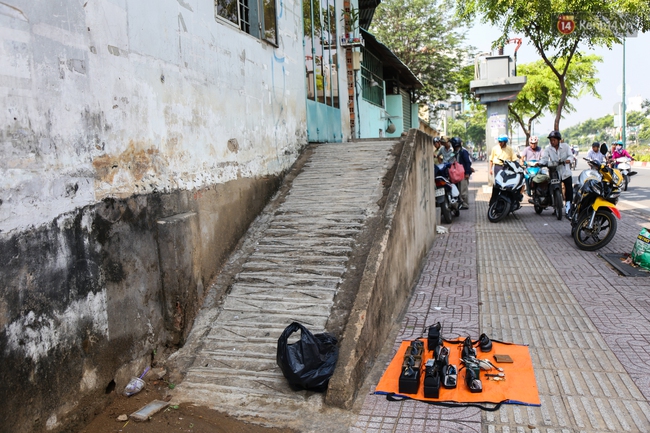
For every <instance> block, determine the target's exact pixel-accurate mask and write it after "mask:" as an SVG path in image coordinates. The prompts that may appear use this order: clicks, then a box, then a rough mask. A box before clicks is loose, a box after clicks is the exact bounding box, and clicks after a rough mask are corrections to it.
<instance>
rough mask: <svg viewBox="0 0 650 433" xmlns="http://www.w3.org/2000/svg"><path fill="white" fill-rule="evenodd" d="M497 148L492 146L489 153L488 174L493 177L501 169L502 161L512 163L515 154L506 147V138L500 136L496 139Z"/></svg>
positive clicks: (505, 136)
mask: <svg viewBox="0 0 650 433" xmlns="http://www.w3.org/2000/svg"><path fill="white" fill-rule="evenodd" d="M497 142H498V143H499V145H498V146H494V147H493V148H492V151H491V152H490V172H492V174H494V175H495V176H496V175H497V173H498V172H499V171H501V169H502V168H503V161H514V160H515V154H514V152H513V151H512V148H511V147H510V146H508V136H507V135H500V136H499V138H498V139H497Z"/></svg>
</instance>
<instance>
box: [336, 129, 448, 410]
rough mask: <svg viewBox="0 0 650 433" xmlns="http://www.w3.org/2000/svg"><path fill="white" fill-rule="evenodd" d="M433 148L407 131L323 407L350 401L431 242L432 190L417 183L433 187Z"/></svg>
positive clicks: (341, 405) (427, 139)
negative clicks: (430, 180) (431, 180)
mask: <svg viewBox="0 0 650 433" xmlns="http://www.w3.org/2000/svg"><path fill="white" fill-rule="evenodd" d="M433 149H434V148H433V138H432V137H430V136H428V135H426V134H424V133H423V132H420V131H417V130H414V129H412V130H411V131H410V132H409V134H408V136H407V138H406V142H405V143H404V146H403V149H402V154H401V155H400V158H399V162H398V167H397V171H396V173H395V178H394V180H393V184H392V185H391V187H390V191H389V193H388V198H387V200H386V204H385V206H384V210H383V213H382V217H381V221H380V223H379V227H378V230H377V232H376V234H375V236H374V241H373V244H372V246H371V248H370V252H369V254H368V259H367V261H366V265H365V269H364V271H363V276H362V279H361V283H360V284H359V291H358V293H357V296H356V299H355V301H354V305H353V307H352V311H351V312H350V317H349V319H348V323H347V325H346V327H345V331H344V333H343V338H342V342H341V346H340V350H339V360H338V363H337V365H336V370H335V371H334V375H333V376H332V378H331V379H330V382H329V386H328V389H327V395H326V397H325V403H326V404H327V405H330V406H335V407H339V408H343V409H350V408H351V407H352V405H353V404H354V399H355V397H356V393H357V391H358V390H359V387H360V384H361V383H362V382H363V380H364V379H365V377H366V375H367V374H368V372H369V371H370V367H371V366H372V364H373V362H374V360H375V359H376V357H377V355H378V353H379V352H380V351H381V349H382V347H383V344H384V342H385V340H386V339H387V338H388V333H389V331H390V329H391V327H392V326H393V323H394V321H395V320H396V318H397V316H398V315H399V314H400V313H401V311H402V309H403V307H404V305H405V303H406V302H407V301H408V299H409V296H410V293H411V289H412V287H413V285H414V284H415V283H416V281H417V277H418V275H419V273H420V271H421V269H422V265H423V260H424V259H425V258H426V255H427V253H428V251H429V249H430V248H431V245H432V244H433V241H434V238H435V232H436V230H435V228H436V221H435V212H433V211H432V210H431V208H432V207H433V206H435V195H434V194H435V188H430V187H426V186H425V187H424V191H422V186H421V185H422V184H425V185H426V184H429V185H432V183H428V181H429V179H430V176H431V172H432V170H431V168H432V167H433V163H434V161H433V158H434V156H433V153H434V152H433Z"/></svg>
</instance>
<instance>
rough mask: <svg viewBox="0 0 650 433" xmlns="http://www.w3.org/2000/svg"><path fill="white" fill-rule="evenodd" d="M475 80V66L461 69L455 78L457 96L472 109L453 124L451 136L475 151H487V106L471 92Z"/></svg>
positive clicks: (458, 116) (457, 118) (462, 114)
mask: <svg viewBox="0 0 650 433" xmlns="http://www.w3.org/2000/svg"><path fill="white" fill-rule="evenodd" d="M473 79H474V65H469V66H465V67H463V68H460V69H459V70H458V71H457V72H456V73H455V77H454V81H455V82H456V94H457V95H460V96H461V97H462V98H463V100H464V101H466V102H469V104H470V109H469V110H467V111H465V112H463V113H461V114H459V115H457V116H456V119H454V120H453V121H452V123H451V127H450V131H451V135H453V136H458V137H461V138H462V139H463V141H464V142H465V143H467V144H470V145H471V146H473V147H474V150H476V151H479V150H485V126H486V125H487V110H486V108H485V105H481V104H480V103H478V99H476V97H475V96H474V94H473V93H472V92H471V91H470V87H469V83H470V81H472V80H473Z"/></svg>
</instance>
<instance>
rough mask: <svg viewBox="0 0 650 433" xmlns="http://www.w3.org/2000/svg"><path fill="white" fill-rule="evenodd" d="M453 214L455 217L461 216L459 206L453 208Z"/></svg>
mask: <svg viewBox="0 0 650 433" xmlns="http://www.w3.org/2000/svg"><path fill="white" fill-rule="evenodd" d="M451 214H452V215H453V216H454V217H459V216H460V208H459V207H457V208H456V209H452V211H451Z"/></svg>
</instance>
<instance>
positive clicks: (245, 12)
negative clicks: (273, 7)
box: [239, 0, 251, 33]
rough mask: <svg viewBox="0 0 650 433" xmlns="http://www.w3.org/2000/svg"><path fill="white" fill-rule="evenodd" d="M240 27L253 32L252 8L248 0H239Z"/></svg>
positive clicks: (247, 31)
mask: <svg viewBox="0 0 650 433" xmlns="http://www.w3.org/2000/svg"><path fill="white" fill-rule="evenodd" d="M239 28H241V29H242V30H243V31H245V32H246V33H250V32H251V9H250V7H249V5H248V0H239Z"/></svg>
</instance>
